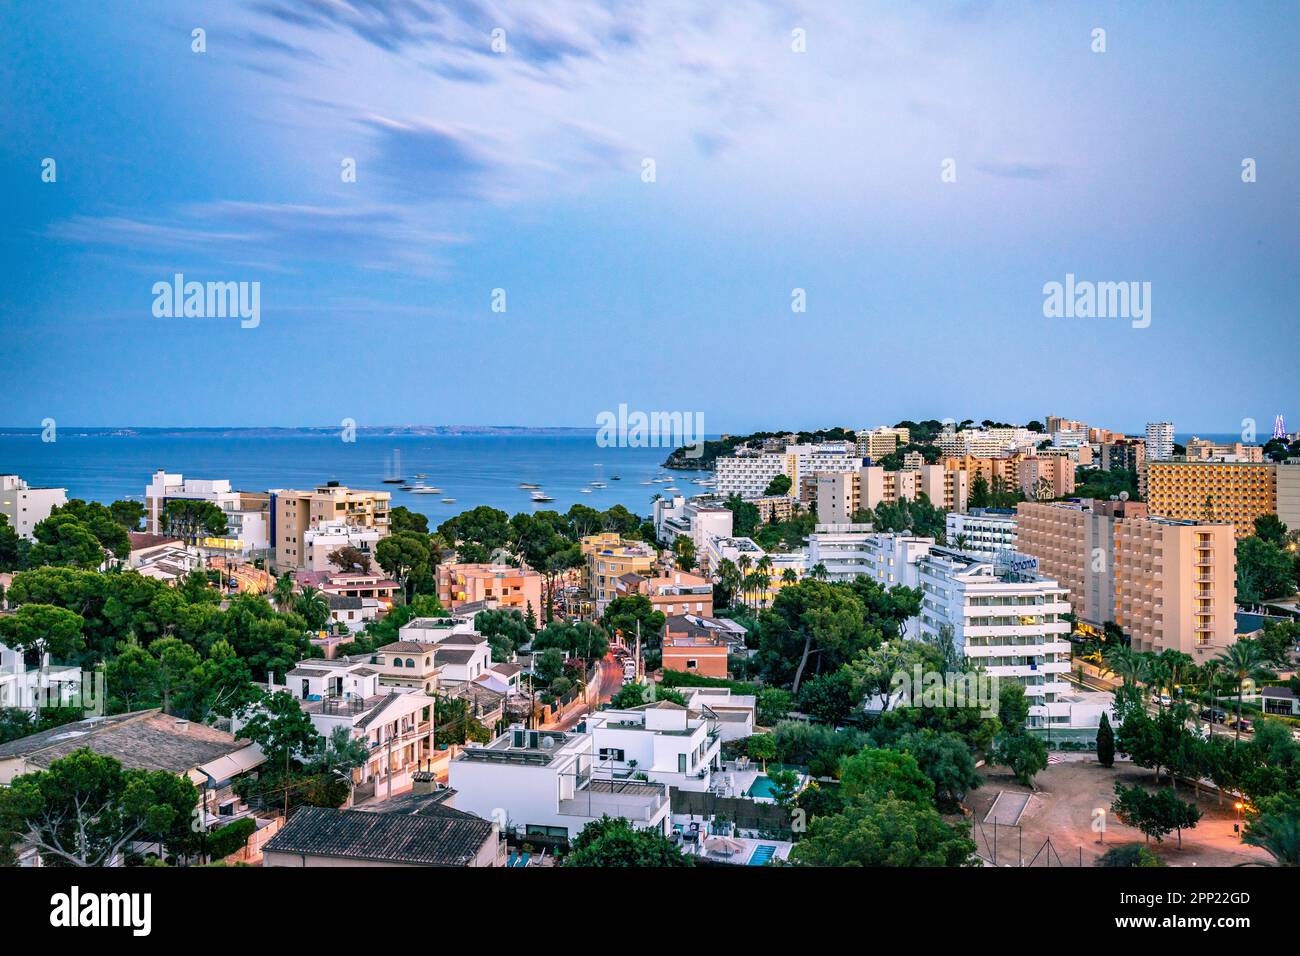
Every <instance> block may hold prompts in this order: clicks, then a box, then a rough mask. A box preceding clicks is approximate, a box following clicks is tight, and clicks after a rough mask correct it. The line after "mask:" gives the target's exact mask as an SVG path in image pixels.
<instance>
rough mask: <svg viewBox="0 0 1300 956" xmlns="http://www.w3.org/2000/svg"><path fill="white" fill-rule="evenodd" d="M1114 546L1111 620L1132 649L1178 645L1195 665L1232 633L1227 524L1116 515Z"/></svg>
mask: <svg viewBox="0 0 1300 956" xmlns="http://www.w3.org/2000/svg"><path fill="white" fill-rule="evenodd" d="M1114 552H1115V578H1114V580H1115V623H1116V624H1118V625H1119V626H1120V627H1121V628H1122V629H1123V630H1124V633H1126V634H1128V635H1129V637H1130V638H1131V639H1132V642H1133V648H1134V650H1138V651H1153V652H1155V653H1160V652H1161V651H1165V650H1175V651H1181V652H1183V653H1184V654H1189V655H1191V656H1192V658H1193V659H1194V660H1195V661H1196V663H1197V664H1198V665H1201V664H1204V663H1205V662H1206V661H1207V660H1209V659H1211V658H1213V657H1216V656H1217V655H1218V654H1220V653H1221V652H1222V651H1223V650H1224V649H1226V648H1227V647H1228V646H1229V645H1231V644H1232V643H1233V642H1234V641H1235V640H1236V618H1235V613H1236V609H1237V607H1236V572H1237V568H1236V538H1235V536H1234V534H1233V526H1232V525H1229V524H1203V523H1200V522H1195V521H1178V520H1174V519H1169V518H1157V517H1146V518H1121V519H1119V520H1118V521H1116V522H1115V544H1114Z"/></svg>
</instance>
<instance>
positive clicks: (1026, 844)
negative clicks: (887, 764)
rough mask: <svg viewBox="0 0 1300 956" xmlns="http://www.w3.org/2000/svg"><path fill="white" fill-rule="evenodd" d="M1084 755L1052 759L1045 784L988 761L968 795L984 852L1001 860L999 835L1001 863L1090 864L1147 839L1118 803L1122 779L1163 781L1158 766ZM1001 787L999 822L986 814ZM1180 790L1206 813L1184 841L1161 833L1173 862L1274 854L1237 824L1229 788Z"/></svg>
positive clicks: (1262, 860)
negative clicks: (1101, 828) (1123, 817)
mask: <svg viewBox="0 0 1300 956" xmlns="http://www.w3.org/2000/svg"><path fill="white" fill-rule="evenodd" d="M1071 756H1073V755H1071ZM1078 757H1079V758H1081V759H1066V760H1065V761H1063V762H1060V763H1053V764H1050V765H1049V766H1048V767H1047V769H1046V770H1043V771H1042V772H1041V773H1039V774H1038V775H1037V777H1036V778H1035V781H1034V782H1035V784H1036V785H1037V787H1038V789H1037V791H1031V790H1030V788H1028V787H1024V786H1022V785H1021V784H1019V783H1017V782H1016V780H1015V778H1014V777H1013V776H1012V774H1011V771H1010V770H1008V769H1007V768H1006V767H996V766H992V767H990V766H986V767H981V768H980V774H981V775H982V776H983V777H984V785H983V786H982V787H980V788H979V789H978V790H976V791H974V792H972V793H970V794H968V795H967V799H966V805H967V806H968V807H969V808H970V810H971V811H972V816H971V818H970V820H971V838H972V839H973V840H974V841H975V844H976V846H977V847H978V850H979V854H980V856H981V857H983V858H984V859H985V860H988V861H994V845H995V843H996V861H995V862H996V863H997V865H999V866H1017V865H1025V866H1031V865H1032V866H1079V865H1080V861H1081V860H1082V864H1083V866H1093V865H1095V863H1096V860H1097V858H1098V857H1099V856H1101V854H1103V853H1104V852H1106V850H1108V849H1110V848H1111V847H1113V846H1116V845H1119V844H1124V843H1145V838H1144V837H1143V835H1142V832H1141V831H1140V830H1137V829H1136V828H1134V827H1130V826H1126V825H1125V824H1123V823H1120V822H1119V821H1118V820H1117V819H1115V815H1114V814H1113V813H1112V812H1111V811H1110V805H1111V801H1112V800H1114V797H1115V784H1116V783H1122V784H1124V785H1126V786H1132V785H1134V784H1141V785H1142V786H1144V787H1146V788H1148V789H1155V774H1154V773H1153V772H1152V771H1150V770H1147V769H1143V768H1141V767H1136V766H1134V765H1133V764H1132V763H1130V762H1128V761H1123V760H1117V761H1116V762H1115V766H1114V767H1112V768H1109V769H1108V768H1105V767H1103V766H1101V764H1099V763H1097V761H1096V758H1094V757H1092V756H1090V755H1083V754H1080V755H1078ZM1167 786H1168V780H1167V778H1162V782H1161V787H1167ZM999 794H1005V796H1004V797H1003V799H1002V801H1001V803H999V806H998V811H997V814H996V817H997V819H998V820H999V821H1000V822H999V824H998V825H997V826H996V827H994V825H993V823H992V821H991V820H989V821H988V822H985V821H986V818H987V817H988V815H989V810H990V809H991V808H992V807H993V804H994V801H996V800H997V799H998V796H999ZM1177 795H1178V797H1179V799H1181V800H1185V801H1189V802H1191V801H1195V803H1196V805H1197V807H1198V808H1199V809H1200V810H1201V814H1202V816H1201V819H1200V822H1199V823H1198V824H1197V825H1196V827H1195V829H1191V830H1184V831H1183V834H1182V847H1181V849H1180V848H1179V841H1178V834H1177V833H1171V834H1169V836H1167V837H1165V838H1164V842H1163V843H1157V842H1156V841H1155V840H1154V839H1153V840H1151V842H1150V843H1149V844H1148V845H1149V847H1150V848H1151V850H1152V851H1153V852H1154V853H1155V854H1156V855H1157V856H1158V857H1159V858H1160V860H1161V862H1163V863H1164V864H1165V865H1166V866H1237V865H1240V864H1263V865H1269V864H1271V863H1272V862H1273V861H1272V858H1271V857H1270V856H1269V855H1268V854H1267V853H1265V852H1264V851H1263V850H1260V849H1257V848H1255V847H1252V846H1247V845H1245V844H1243V843H1242V842H1241V840H1240V837H1239V835H1238V834H1237V833H1235V832H1234V831H1233V825H1234V824H1235V823H1236V822H1237V811H1236V809H1235V808H1234V805H1233V801H1232V800H1231V799H1230V798H1228V797H1226V796H1225V797H1224V798H1223V800H1222V802H1220V800H1219V798H1218V796H1217V794H1215V793H1213V792H1210V793H1206V792H1202V794H1201V795H1200V797H1199V798H1198V797H1196V796H1195V794H1194V793H1193V791H1192V788H1191V787H1190V786H1187V785H1184V784H1180V785H1179V787H1178V791H1177ZM1025 797H1028V802H1027V803H1025ZM1022 804H1024V806H1023V810H1021V809H1020V806H1021V805H1022ZM1098 807H1105V808H1106V832H1105V843H1104V844H1101V843H1098V842H1097V841H1098V834H1097V833H1096V832H1094V828H1093V827H1094V825H1093V820H1094V812H1095V810H1096V809H1097V808H1098ZM1012 820H1018V823H1017V825H1008V821H1012ZM995 830H996V833H995ZM1022 857H1023V859H1022Z"/></svg>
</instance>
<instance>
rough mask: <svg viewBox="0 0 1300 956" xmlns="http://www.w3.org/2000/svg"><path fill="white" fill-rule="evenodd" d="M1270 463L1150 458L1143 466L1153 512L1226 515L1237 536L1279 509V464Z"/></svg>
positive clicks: (1189, 517) (1184, 517)
mask: <svg viewBox="0 0 1300 956" xmlns="http://www.w3.org/2000/svg"><path fill="white" fill-rule="evenodd" d="M1279 467H1286V466H1278V465H1274V464H1271V463H1262V464H1251V463H1248V462H1228V461H1204V462H1190V461H1152V460H1150V458H1148V460H1147V463H1146V466H1145V468H1144V469H1143V488H1144V494H1143V497H1145V499H1146V501H1147V504H1148V505H1149V506H1150V510H1151V514H1153V515H1159V516H1160V517H1163V518H1174V519H1177V520H1180V521H1208V522H1220V521H1226V522H1230V523H1231V524H1233V525H1234V526H1235V527H1236V529H1237V537H1239V538H1240V537H1245V536H1247V535H1251V534H1254V533H1255V519H1256V518H1259V517H1261V516H1263V515H1268V514H1275V513H1276V512H1277V507H1278V506H1277V485H1276V482H1277V469H1278V468H1279Z"/></svg>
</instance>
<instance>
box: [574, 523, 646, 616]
mask: <svg viewBox="0 0 1300 956" xmlns="http://www.w3.org/2000/svg"><path fill="white" fill-rule="evenodd" d="M579 547H580V550H581V553H582V557H583V559H584V562H585V582H584V583H585V585H586V588H587V594H588V595H589V596H590V597H591V600H592V601H593V602H594V604H595V606H596V613H597V614H603V613H604V611H605V608H606V607H608V606H609V602H610V601H612V600H614V598H616V597H618V579H619V578H620V577H622V576H623V575H625V574H639V575H641V576H642V577H644V578H650V577H654V573H653V572H654V568H655V564H656V563H657V562H658V560H659V556H658V552H657V551H656V550H655V549H654V548H652V547H650V546H649V545H647V544H645V543H643V542H641V541H625V540H624V539H623V538H622V537H621V536H620V535H618V534H616V533H614V532H604V533H602V534H590V535H587V536H586V537H585V538H583V539H582V540H581V542H580V543H579Z"/></svg>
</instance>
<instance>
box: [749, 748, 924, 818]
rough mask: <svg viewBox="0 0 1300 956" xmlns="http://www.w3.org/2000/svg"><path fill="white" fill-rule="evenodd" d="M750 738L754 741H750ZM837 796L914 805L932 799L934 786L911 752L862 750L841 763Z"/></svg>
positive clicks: (877, 749)
mask: <svg viewBox="0 0 1300 956" xmlns="http://www.w3.org/2000/svg"><path fill="white" fill-rule="evenodd" d="M751 739H753V738H751ZM839 777H840V793H841V795H842V796H844V797H845V798H856V797H861V798H863V799H866V800H869V801H872V802H874V801H877V800H882V799H884V798H885V797H896V798H898V799H899V800H906V801H908V802H914V803H929V802H930V801H931V800H932V799H934V783H933V781H931V780H930V778H929V777H928V776H926V775H925V774H924V773H922V772H921V768H920V767H919V766H918V764H917V762H916V758H915V757H913V756H912V755H911V754H910V753H903V752H901V751H898V750H889V749H884V748H879V747H864V748H863V749H862V750H861V751H860V752H859V753H856V754H853V755H852V756H849V757H844V758H843V759H841V760H840V766H839Z"/></svg>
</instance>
